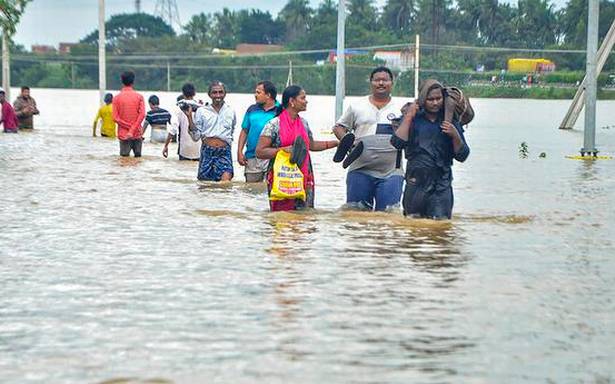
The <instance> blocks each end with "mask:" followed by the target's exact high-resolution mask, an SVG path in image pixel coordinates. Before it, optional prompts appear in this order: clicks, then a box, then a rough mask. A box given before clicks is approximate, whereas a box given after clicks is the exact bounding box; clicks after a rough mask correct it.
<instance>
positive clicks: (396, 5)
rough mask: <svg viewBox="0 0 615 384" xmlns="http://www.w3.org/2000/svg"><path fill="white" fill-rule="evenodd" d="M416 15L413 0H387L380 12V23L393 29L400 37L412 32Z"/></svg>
mask: <svg viewBox="0 0 615 384" xmlns="http://www.w3.org/2000/svg"><path fill="white" fill-rule="evenodd" d="M416 16H417V15H416V5H415V2H414V0H389V1H387V3H386V4H385V6H384V9H383V12H382V23H383V25H384V26H385V28H390V29H393V30H394V31H395V34H396V35H397V36H399V37H402V36H404V35H409V34H411V33H412V27H413V25H414V22H415V21H416Z"/></svg>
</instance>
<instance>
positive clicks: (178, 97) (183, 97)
mask: <svg viewBox="0 0 615 384" xmlns="http://www.w3.org/2000/svg"><path fill="white" fill-rule="evenodd" d="M185 98H186V96H184V94H183V93H182V94H181V95H179V96H177V97H176V98H175V101H182V100H183V99H185Z"/></svg>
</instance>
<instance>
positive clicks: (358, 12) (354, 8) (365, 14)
mask: <svg viewBox="0 0 615 384" xmlns="http://www.w3.org/2000/svg"><path fill="white" fill-rule="evenodd" d="M348 10H349V11H350V16H349V17H348V20H347V24H356V25H360V26H362V27H364V28H365V29H367V30H372V31H373V30H376V29H377V23H378V12H377V11H376V7H374V2H373V0H350V1H349V3H348Z"/></svg>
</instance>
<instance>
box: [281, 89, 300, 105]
mask: <svg viewBox="0 0 615 384" xmlns="http://www.w3.org/2000/svg"><path fill="white" fill-rule="evenodd" d="M301 91H303V88H301V87H300V86H298V85H289V86H288V87H286V89H284V92H283V93H282V108H283V109H286V108H288V102H289V101H290V99H293V98H295V97H297V96H299V94H300V93H301Z"/></svg>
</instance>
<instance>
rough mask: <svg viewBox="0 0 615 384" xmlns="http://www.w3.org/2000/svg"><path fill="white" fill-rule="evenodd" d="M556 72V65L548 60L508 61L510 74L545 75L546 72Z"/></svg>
mask: <svg viewBox="0 0 615 384" xmlns="http://www.w3.org/2000/svg"><path fill="white" fill-rule="evenodd" d="M554 70H555V63H554V62H552V61H551V60H547V59H522V58H513V59H508V71H509V72H522V73H528V72H535V73H545V72H553V71H554Z"/></svg>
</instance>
